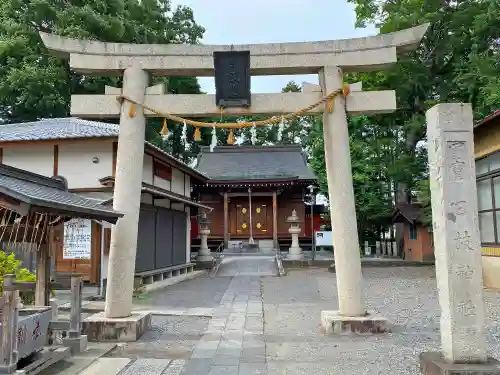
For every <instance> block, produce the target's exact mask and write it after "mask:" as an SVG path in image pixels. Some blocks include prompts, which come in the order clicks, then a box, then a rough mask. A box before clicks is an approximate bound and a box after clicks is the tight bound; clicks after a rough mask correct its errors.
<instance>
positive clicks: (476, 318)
mask: <svg viewBox="0 0 500 375" xmlns="http://www.w3.org/2000/svg"><path fill="white" fill-rule="evenodd" d="M426 118H427V138H428V145H429V146H428V150H429V165H430V186H431V204H432V221H433V228H434V253H435V257H436V279H437V286H438V292H439V305H440V307H441V352H440V353H422V354H421V355H420V367H421V371H422V372H423V373H424V374H445V373H446V374H449V373H453V374H461V373H464V374H465V373H467V374H499V373H500V366H499V362H498V361H496V360H494V359H488V358H487V350H486V336H485V329H484V299H483V275H482V265H481V243H480V239H479V221H478V211H477V196H476V176H475V166H474V141H473V118H472V109H471V105H470V104H439V105H437V106H435V107H433V108H431V109H430V110H429V111H427V115H426Z"/></svg>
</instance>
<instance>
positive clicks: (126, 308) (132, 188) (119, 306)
mask: <svg viewBox="0 0 500 375" xmlns="http://www.w3.org/2000/svg"><path fill="white" fill-rule="evenodd" d="M148 82H149V75H148V73H147V72H145V71H144V70H142V69H139V68H134V67H130V68H127V69H125V71H124V74H123V91H122V95H126V96H128V97H131V98H137V99H136V100H139V101H141V102H142V101H143V100H144V96H145V94H146V89H147V87H148ZM145 131H146V119H145V117H144V109H143V108H142V107H141V106H135V107H133V108H131V104H130V103H128V102H127V101H123V102H122V104H121V113H120V134H119V137H118V151H117V156H116V175H115V188H114V195H113V208H114V209H115V210H117V211H119V212H123V213H124V214H125V215H124V216H123V217H122V218H121V219H120V220H118V221H117V223H116V225H115V226H114V227H113V229H112V230H111V245H110V249H109V264H108V279H109V280H112V282H108V284H107V287H106V305H105V310H104V316H105V317H106V318H124V317H128V316H130V312H131V311H132V298H130V297H131V296H132V292H133V287H134V277H133V275H134V273H135V256H136V248H137V234H138V225H137V223H138V222H139V212H140V208H141V187H142V169H143V167H142V163H143V159H144V140H145V139H144V137H145Z"/></svg>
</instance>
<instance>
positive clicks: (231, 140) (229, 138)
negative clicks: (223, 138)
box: [227, 129, 234, 145]
mask: <svg viewBox="0 0 500 375" xmlns="http://www.w3.org/2000/svg"><path fill="white" fill-rule="evenodd" d="M227 144H228V145H234V133H233V129H229V135H228V136H227Z"/></svg>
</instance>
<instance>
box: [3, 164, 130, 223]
mask: <svg viewBox="0 0 500 375" xmlns="http://www.w3.org/2000/svg"><path fill="white" fill-rule="evenodd" d="M0 193H1V194H3V195H5V196H7V197H9V198H11V199H13V200H15V201H19V202H22V203H25V204H27V205H29V206H30V207H33V208H34V209H35V210H37V209H41V211H43V212H49V213H54V214H59V215H62V216H69V217H75V218H86V219H96V220H105V221H108V222H111V223H116V221H117V219H118V218H120V217H122V216H123V214H121V213H119V212H117V211H114V210H113V209H112V208H110V207H107V206H104V205H102V204H101V201H98V200H95V199H91V198H86V197H83V196H80V195H78V194H75V193H71V192H69V191H68V189H67V185H66V182H65V181H64V179H62V178H50V177H45V176H41V175H39V174H36V173H32V172H28V171H25V170H22V169H18V168H14V167H11V166H8V165H5V164H0Z"/></svg>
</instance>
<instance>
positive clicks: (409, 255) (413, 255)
mask: <svg viewBox="0 0 500 375" xmlns="http://www.w3.org/2000/svg"><path fill="white" fill-rule="evenodd" d="M422 218H423V210H422V207H421V206H420V205H419V204H417V203H411V204H410V203H408V204H398V205H397V206H396V209H395V211H394V214H393V216H392V221H393V223H403V224H404V237H403V241H404V246H403V258H404V259H406V260H412V261H418V262H423V261H434V246H433V239H432V231H431V230H430V228H429V226H428V225H425V224H424V223H423V220H422Z"/></svg>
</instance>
